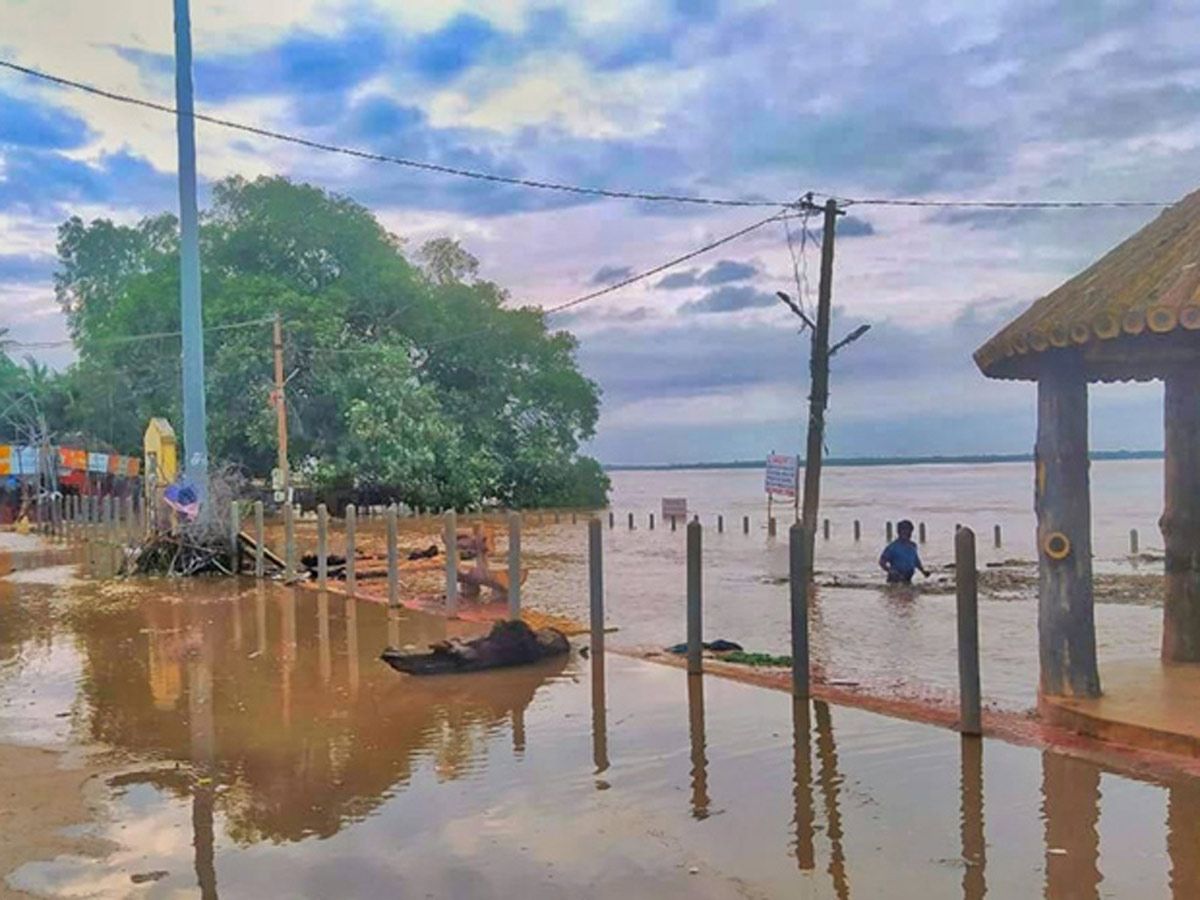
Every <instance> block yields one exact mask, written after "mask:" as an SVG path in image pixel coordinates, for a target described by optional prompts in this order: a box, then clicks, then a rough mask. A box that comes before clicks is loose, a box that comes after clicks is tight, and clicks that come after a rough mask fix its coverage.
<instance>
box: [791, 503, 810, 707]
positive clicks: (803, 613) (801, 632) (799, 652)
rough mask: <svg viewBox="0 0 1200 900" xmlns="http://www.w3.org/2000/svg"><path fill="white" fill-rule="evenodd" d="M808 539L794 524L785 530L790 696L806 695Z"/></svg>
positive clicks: (807, 683)
mask: <svg viewBox="0 0 1200 900" xmlns="http://www.w3.org/2000/svg"><path fill="white" fill-rule="evenodd" d="M807 554H808V540H807V536H806V535H805V533H804V526H803V525H802V524H800V523H799V522H797V523H796V524H795V525H793V526H792V527H791V528H790V529H788V583H789V585H790V589H791V594H790V600H791V619H792V622H791V625H792V696H793V697H796V698H800V699H807V698H808V695H809V690H810V685H809V662H808V582H809V578H808V574H809V573H808V560H807Z"/></svg>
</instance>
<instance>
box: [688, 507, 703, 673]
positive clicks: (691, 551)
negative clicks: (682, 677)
mask: <svg viewBox="0 0 1200 900" xmlns="http://www.w3.org/2000/svg"><path fill="white" fill-rule="evenodd" d="M702 534H703V526H702V525H701V524H700V523H699V522H691V523H689V524H688V527H687V661H688V662H687V667H688V672H690V673H692V674H694V675H695V674H699V673H701V672H702V671H704V664H703V656H704V644H703V641H704V638H703V634H704V619H703V609H702V589H701V569H700V566H701V559H700V555H701V535H702Z"/></svg>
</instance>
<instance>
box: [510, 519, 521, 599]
mask: <svg viewBox="0 0 1200 900" xmlns="http://www.w3.org/2000/svg"><path fill="white" fill-rule="evenodd" d="M508 617H509V619H511V620H513V621H514V622H515V621H516V620H517V619H519V618H521V514H520V513H519V512H515V513H509V515H508Z"/></svg>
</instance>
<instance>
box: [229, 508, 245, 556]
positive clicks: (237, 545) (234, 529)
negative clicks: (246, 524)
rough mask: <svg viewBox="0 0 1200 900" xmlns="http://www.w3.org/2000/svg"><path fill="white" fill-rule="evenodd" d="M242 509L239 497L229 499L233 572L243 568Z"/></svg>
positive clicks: (230, 549) (230, 554)
mask: <svg viewBox="0 0 1200 900" xmlns="http://www.w3.org/2000/svg"><path fill="white" fill-rule="evenodd" d="M241 533H242V511H241V508H240V507H239V506H238V502H237V498H236V497H235V498H234V499H233V500H230V501H229V558H230V561H231V562H232V563H233V574H234V575H237V574H239V573H240V572H241V570H242V541H241V538H240V535H241Z"/></svg>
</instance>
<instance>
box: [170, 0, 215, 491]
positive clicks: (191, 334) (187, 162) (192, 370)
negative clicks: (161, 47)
mask: <svg viewBox="0 0 1200 900" xmlns="http://www.w3.org/2000/svg"><path fill="white" fill-rule="evenodd" d="M175 106H176V108H177V109H178V115H177V116H176V117H175V125H176V129H177V133H178V136H179V306H180V329H181V330H182V332H183V445H184V448H185V450H186V451H187V458H186V462H185V471H186V472H187V477H188V480H189V481H190V482H191V483H192V485H193V487H195V489H196V495H197V497H198V498H199V499H200V502H201V504H203V503H204V501H205V500H206V499H207V496H208V437H207V434H206V430H207V429H206V421H205V410H204V323H203V316H202V315H201V302H200V224H199V214H198V212H197V208H196V123H195V120H194V119H193V118H192V23H191V16H190V14H189V12H188V0H175Z"/></svg>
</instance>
